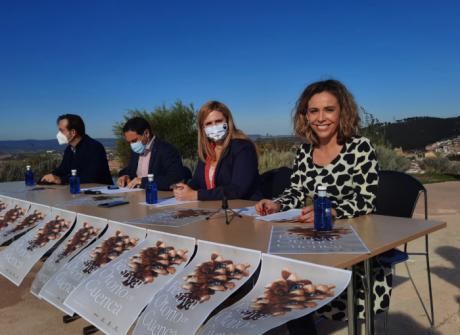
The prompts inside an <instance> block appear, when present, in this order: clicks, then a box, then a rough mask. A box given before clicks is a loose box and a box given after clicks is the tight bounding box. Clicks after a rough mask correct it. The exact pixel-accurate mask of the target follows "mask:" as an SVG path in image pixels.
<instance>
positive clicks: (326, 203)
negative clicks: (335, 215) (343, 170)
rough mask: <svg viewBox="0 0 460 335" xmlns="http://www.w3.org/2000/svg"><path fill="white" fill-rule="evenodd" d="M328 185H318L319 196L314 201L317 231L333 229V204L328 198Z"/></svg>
mask: <svg viewBox="0 0 460 335" xmlns="http://www.w3.org/2000/svg"><path fill="white" fill-rule="evenodd" d="M326 190H327V188H326V186H324V185H319V186H318V197H317V198H316V199H315V202H314V212H315V221H314V226H315V230H317V231H329V230H332V206H331V201H330V200H329V199H328V198H327V193H326Z"/></svg>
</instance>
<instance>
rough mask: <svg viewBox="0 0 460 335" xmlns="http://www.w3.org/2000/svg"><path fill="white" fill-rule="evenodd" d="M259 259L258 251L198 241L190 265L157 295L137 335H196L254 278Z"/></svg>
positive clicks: (141, 322) (137, 327) (144, 315)
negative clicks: (204, 324)
mask: <svg viewBox="0 0 460 335" xmlns="http://www.w3.org/2000/svg"><path fill="white" fill-rule="evenodd" d="M260 256H261V254H260V252H259V251H255V250H249V249H242V248H237V247H232V246H227V245H222V244H216V243H211V242H206V241H198V248H197V253H196V255H195V256H194V257H193V260H192V261H191V263H190V264H189V265H187V266H186V267H185V268H184V270H182V271H181V272H180V273H179V274H178V275H177V276H176V277H175V278H174V279H173V280H172V281H170V282H169V283H168V284H167V285H165V286H164V287H163V289H162V290H161V291H160V292H158V293H157V294H156V295H155V296H154V298H153V300H152V301H151V302H150V304H149V305H148V306H147V308H146V309H145V311H144V312H143V313H142V314H141V316H140V318H139V320H138V321H137V324H136V328H135V329H134V334H135V335H146V334H149V335H151V334H160V333H163V334H177V335H180V334H184V335H189V334H194V333H195V332H196V331H197V329H198V328H199V327H200V326H201V324H202V323H203V322H204V321H205V320H206V318H207V317H208V316H209V314H210V313H211V312H212V311H213V310H214V309H215V308H216V307H217V306H219V305H220V304H221V303H222V302H224V300H226V299H227V298H228V297H229V296H230V295H231V294H233V293H234V292H236V291H237V290H238V288H239V287H241V285H243V284H244V283H245V282H246V281H247V280H248V279H249V278H250V277H251V276H252V275H253V273H254V271H256V269H257V267H258V266H259V263H260Z"/></svg>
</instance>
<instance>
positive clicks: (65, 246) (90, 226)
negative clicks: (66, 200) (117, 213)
mask: <svg viewBox="0 0 460 335" xmlns="http://www.w3.org/2000/svg"><path fill="white" fill-rule="evenodd" d="M106 226H107V219H102V218H97V217H94V216H89V215H83V214H78V215H77V222H76V223H75V227H74V228H73V230H72V233H71V234H70V235H69V236H67V238H66V239H65V240H64V241H63V242H62V243H61V244H60V245H59V246H58V247H57V249H56V250H55V251H54V252H53V253H52V254H51V255H50V256H49V257H48V259H47V260H46V262H45V264H43V266H42V268H41V269H40V271H39V272H38V273H37V275H36V276H35V279H34V281H33V282H32V287H31V290H30V291H31V292H32V293H33V294H34V295H35V296H38V295H39V293H40V290H41V289H42V287H43V285H45V283H46V282H47V281H48V280H49V279H50V278H51V276H52V275H54V274H55V273H56V272H57V271H58V270H59V269H60V268H61V267H63V266H64V265H65V264H66V263H67V262H68V261H69V260H70V259H72V257H74V256H75V255H77V254H78V253H79V252H80V251H82V250H83V249H84V248H85V247H87V246H88V245H89V244H90V243H91V242H93V241H94V240H95V239H96V238H97V237H98V236H99V235H100V234H101V233H102V232H103V231H104V229H105V227H106Z"/></svg>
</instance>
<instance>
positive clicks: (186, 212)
mask: <svg viewBox="0 0 460 335" xmlns="http://www.w3.org/2000/svg"><path fill="white" fill-rule="evenodd" d="M214 212H215V209H203V208H176V209H172V210H167V211H164V212H159V213H155V214H152V215H148V216H145V217H143V218H136V219H130V220H128V221H127V222H128V223H131V224H151V225H158V226H169V227H182V226H185V225H187V224H191V223H195V222H199V221H203V220H206V218H207V217H208V216H209V215H211V214H212V213H214Z"/></svg>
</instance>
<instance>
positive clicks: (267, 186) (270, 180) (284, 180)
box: [260, 166, 292, 199]
mask: <svg viewBox="0 0 460 335" xmlns="http://www.w3.org/2000/svg"><path fill="white" fill-rule="evenodd" d="M291 174H292V169H290V168H288V167H285V166H283V167H280V168H278V169H273V170H269V171H266V172H264V173H263V174H262V175H261V176H260V179H261V180H260V183H261V185H260V188H261V191H262V196H263V197H264V198H267V199H273V198H276V197H278V196H279V195H280V194H281V193H283V191H284V190H285V189H286V188H287V187H288V186H289V185H290V184H291Z"/></svg>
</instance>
